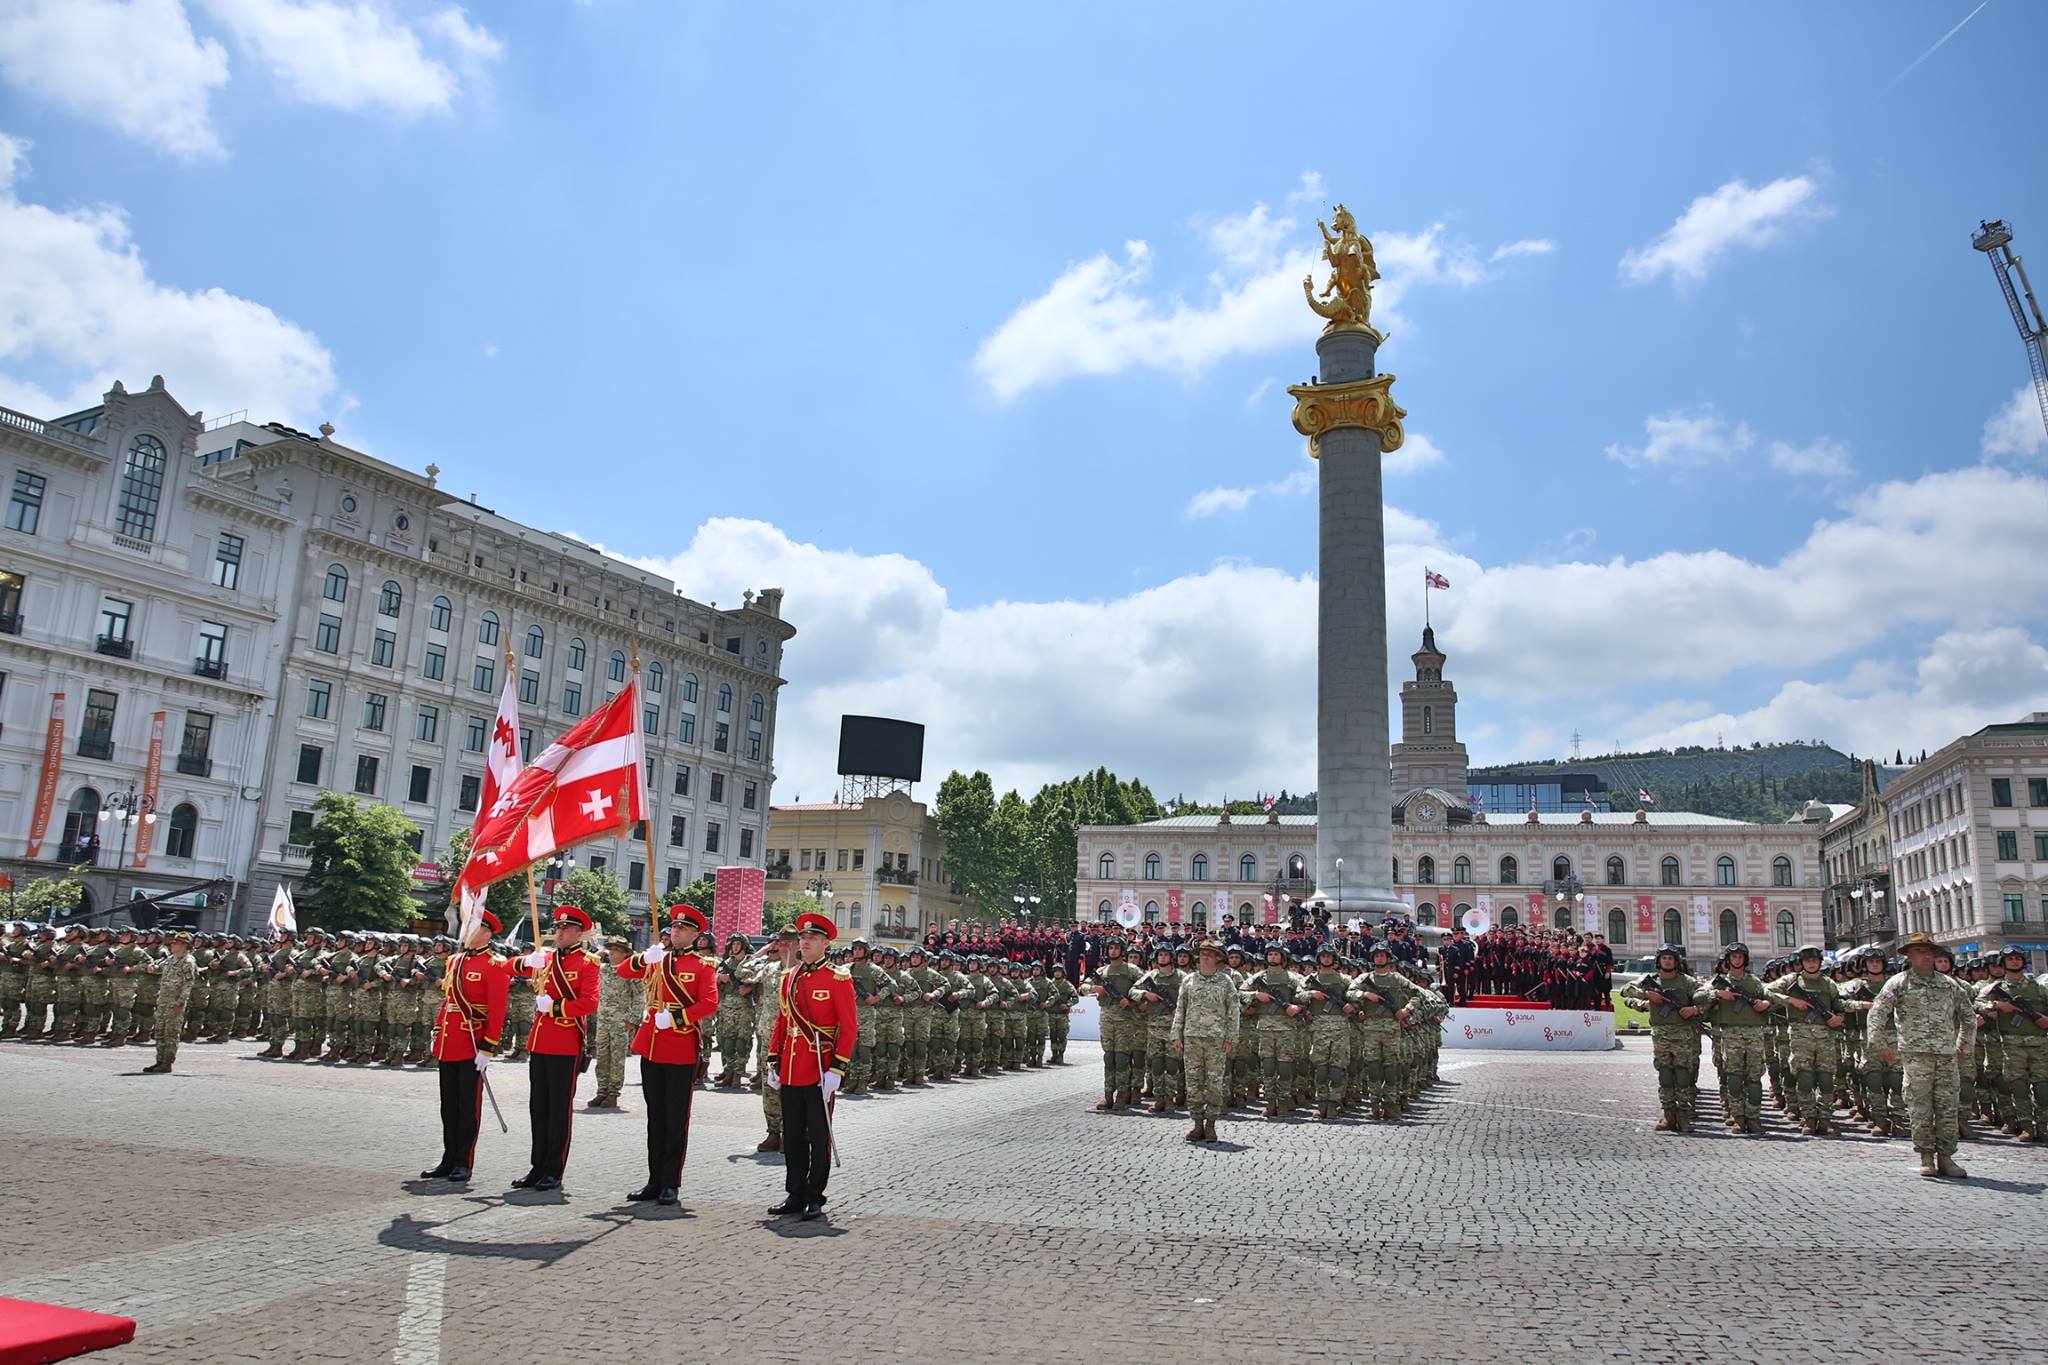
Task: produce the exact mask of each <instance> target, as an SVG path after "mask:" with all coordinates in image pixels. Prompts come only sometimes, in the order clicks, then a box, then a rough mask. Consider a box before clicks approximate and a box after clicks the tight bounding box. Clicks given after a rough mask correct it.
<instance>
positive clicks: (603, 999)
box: [590, 936, 647, 1109]
mask: <svg viewBox="0 0 2048 1365" xmlns="http://www.w3.org/2000/svg"><path fill="white" fill-rule="evenodd" d="M632 946H633V945H632V944H630V943H628V942H626V940H625V939H624V938H621V937H616V936H614V937H611V938H607V939H606V940H605V945H604V959H605V969H604V970H603V971H601V972H599V973H598V976H597V983H598V991H597V1062H596V1070H597V1093H596V1094H595V1095H592V1096H591V1097H590V1108H592V1109H618V1108H620V1107H621V1105H620V1104H619V1092H620V1091H621V1090H622V1089H624V1088H625V1084H626V1054H627V1053H628V1052H630V1051H631V1050H632V1043H633V1031H634V1030H635V1029H637V1028H639V1027H640V1021H641V1020H642V1019H644V1018H646V1017H647V990H646V987H645V986H644V985H642V983H641V982H639V981H634V980H628V979H627V978H625V977H622V976H620V975H619V971H618V969H619V964H620V963H622V962H624V961H625V960H626V959H627V958H628V957H631V956H632Z"/></svg>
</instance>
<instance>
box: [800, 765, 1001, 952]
mask: <svg viewBox="0 0 2048 1365" xmlns="http://www.w3.org/2000/svg"><path fill="white" fill-rule="evenodd" d="M768 896H769V898H770V899H771V900H772V899H775V898H778V897H783V896H807V897H810V898H812V899H814V900H817V901H820V902H822V903H824V904H827V905H829V906H830V907H831V913H832V915H833V917H834V918H835V919H836V920H837V921H838V923H839V925H840V927H841V928H842V929H844V930H846V931H847V932H848V933H852V934H857V935H861V936H864V937H866V938H869V939H873V940H876V941H886V942H899V943H901V942H909V941H910V940H913V939H920V938H922V937H923V936H924V933H925V931H926V930H928V929H930V928H931V927H933V926H934V925H944V924H945V923H946V921H948V920H951V919H957V918H959V916H960V912H961V905H962V900H961V896H960V894H959V893H958V892H957V891H955V890H954V889H953V886H952V883H951V881H950V880H949V879H948V878H947V876H946V838H945V836H944V835H943V834H941V833H939V826H938V822H937V821H936V820H934V819H933V818H932V815H931V812H930V811H928V810H927V809H925V805H924V803H923V802H922V801H918V800H916V799H914V798H913V797H912V796H911V795H910V793H909V792H905V791H894V792H885V793H883V794H882V795H879V796H870V797H868V798H867V799H865V800H863V801H858V802H839V801H825V802H819V803H816V804H810V803H804V804H798V805H787V806H775V807H773V808H772V809H771V810H770V811H769V821H768Z"/></svg>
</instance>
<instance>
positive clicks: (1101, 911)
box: [1095, 901, 1116, 924]
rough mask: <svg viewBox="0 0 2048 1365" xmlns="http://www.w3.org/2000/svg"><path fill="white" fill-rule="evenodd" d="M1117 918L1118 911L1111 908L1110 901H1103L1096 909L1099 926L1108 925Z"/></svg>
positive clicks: (1096, 919) (1096, 920)
mask: <svg viewBox="0 0 2048 1365" xmlns="http://www.w3.org/2000/svg"><path fill="white" fill-rule="evenodd" d="M1115 918H1116V911H1114V910H1112V909H1111V908H1110V905H1109V902H1108V901H1103V902H1102V903H1101V904H1100V905H1097V906H1096V907H1095V922H1096V923H1097V924H1107V923H1109V922H1110V921H1111V920H1113V919H1115Z"/></svg>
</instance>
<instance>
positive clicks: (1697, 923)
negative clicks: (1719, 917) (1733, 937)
mask: <svg viewBox="0 0 2048 1365" xmlns="http://www.w3.org/2000/svg"><path fill="white" fill-rule="evenodd" d="M1692 932H1693V936H1694V937H1696V938H1706V937H1708V936H1709V935H1711V934H1712V933H1713V932H1714V907H1713V905H1712V903H1711V902H1710V901H1708V899H1707V898H1706V897H1705V896H1694V897H1693V898H1692Z"/></svg>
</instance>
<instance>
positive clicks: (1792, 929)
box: [1778, 910, 1799, 948]
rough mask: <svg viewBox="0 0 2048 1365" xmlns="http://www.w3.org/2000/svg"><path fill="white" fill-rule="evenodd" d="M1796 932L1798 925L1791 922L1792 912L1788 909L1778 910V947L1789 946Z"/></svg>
mask: <svg viewBox="0 0 2048 1365" xmlns="http://www.w3.org/2000/svg"><path fill="white" fill-rule="evenodd" d="M1798 932H1799V926H1798V925H1797V924H1795V923H1794V922H1793V919H1792V912H1791V911H1790V910H1780V911H1779V912H1778V946H1779V947H1780V948H1790V947H1791V946H1792V945H1793V944H1794V943H1795V942H1796V940H1795V939H1794V937H1793V936H1794V935H1795V934H1797V933H1798Z"/></svg>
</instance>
